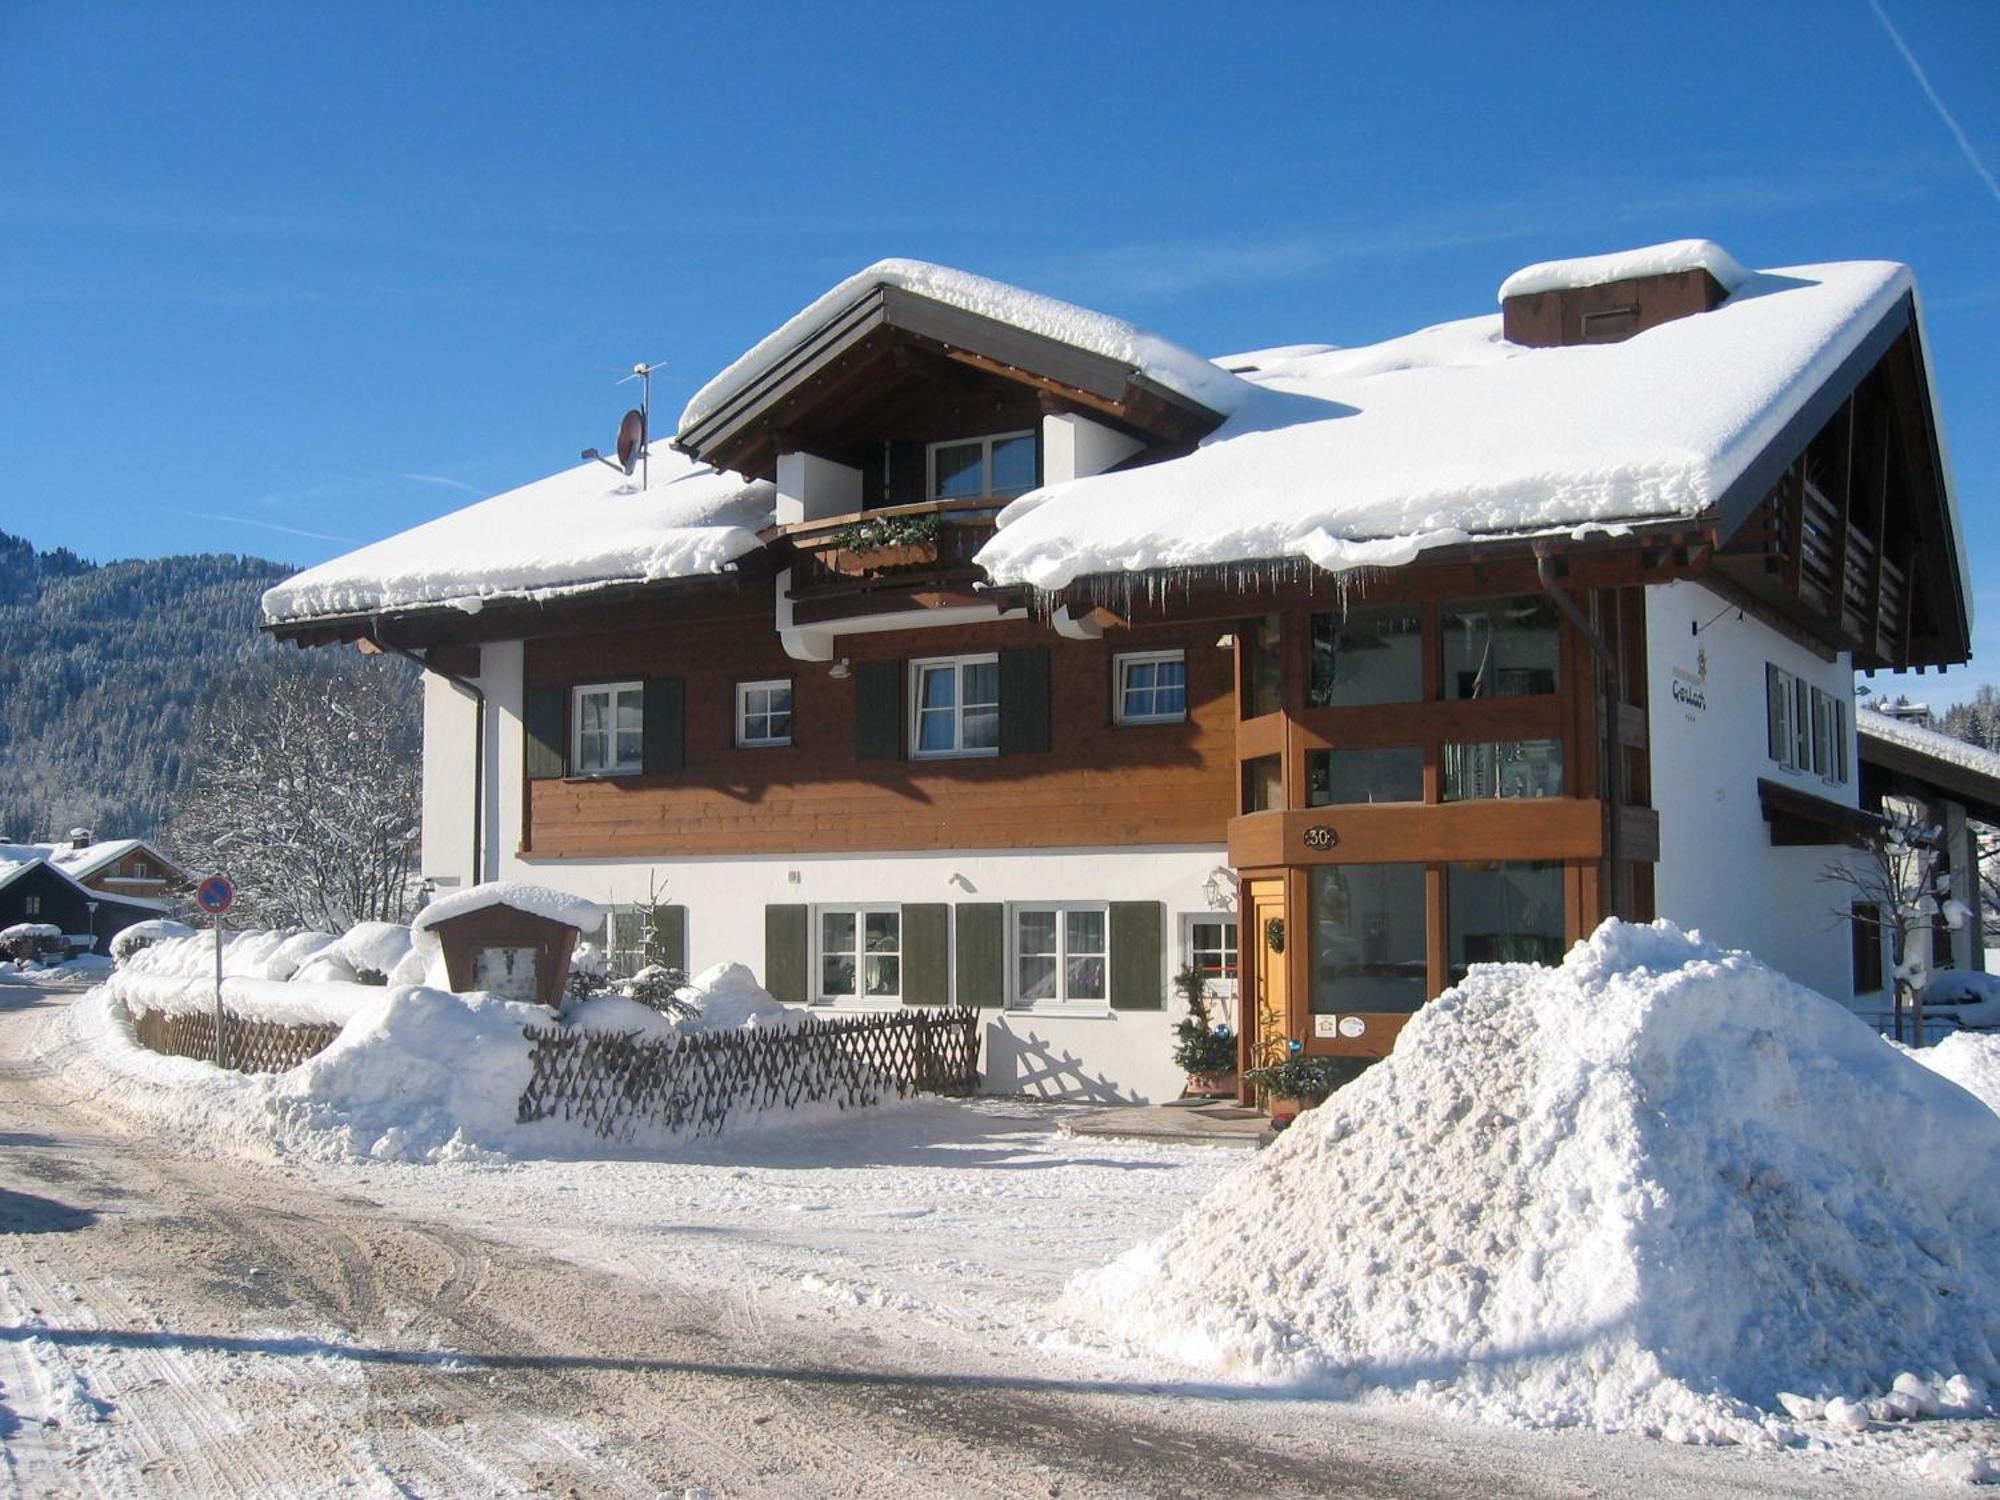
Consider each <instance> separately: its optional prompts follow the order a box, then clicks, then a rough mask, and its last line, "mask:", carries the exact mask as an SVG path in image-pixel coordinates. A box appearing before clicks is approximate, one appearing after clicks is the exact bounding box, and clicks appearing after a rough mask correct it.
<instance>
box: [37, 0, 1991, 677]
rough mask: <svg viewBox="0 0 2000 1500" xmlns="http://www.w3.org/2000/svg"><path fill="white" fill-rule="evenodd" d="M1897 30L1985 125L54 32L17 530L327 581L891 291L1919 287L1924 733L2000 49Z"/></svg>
mask: <svg viewBox="0 0 2000 1500" xmlns="http://www.w3.org/2000/svg"><path fill="white" fill-rule="evenodd" d="M1881 3H1882V6H1883V8H1884V9H1885V11H1886V13H1887V15H1888V17H1889V18H1890V20H1892V21H1893V22H1894V24H1895V26H1896V28H1897V29H1898V30H1899V31H1900V33H1901V35H1902V37H1903V39H1904V41H1905V42H1906V43H1907V45H1908V47H1909V49H1910V51H1911V53H1912V54H1913V55H1914V57H1915V59H1916V61H1917V63H1918V64H1919V65H1920V66H1921V68H1922V69H1923V70H1924V72H1925V74H1926V75H1927V76H1928V81H1929V84H1930V86H1931V88H1932V90H1934V92H1935V96H1936V97H1935V99H1934V98H1933V97H1932V96H1931V94H1929V93H1927V92H1926V90H1925V88H1924V87H1923V86H1922V85H1921V84H1920V82H1919V80H1918V77H1917V76H1916V73H1915V72H1914V71H1913V69H1912V67H1911V66H1910V63H1909V62H1908V61H1907V60H1906V59H1905V57H1904V56H1903V55H1902V54H1901V53H1900V52H1899V50H1898V49H1897V47H1896V45H1895V44H1894V42H1892V40H1891V38H1890V36H1889V34H1888V32H1887V31H1886V30H1885V28H1884V26H1883V24H1882V21H1881V20H1880V19H1879V18H1878V16H1877V13H1876V11H1875V10H1874V9H1873V8H1872V7H1871V5H1870V3H1869V0H1812V3H1802V4H1787V3H1766V4H1757V5H1747V4H1742V3H1733V4H1726V5H1699V4H1675V5H1654V6H1605V5H1602V4H1570V5H1557V4H1548V5H1536V4H1525V3H1517V4H1509V5H1505V6H1501V5H1489V4H1473V3H1466V4H1462V5H1406V6H1384V5H1380V4H1366V5H1359V4H1357V5H1344V4H1318V5H1302V6H1259V5H1250V4H1238V5H1231V6H1216V5H1213V4H1196V5H1174V4H1161V3H1149V4H1147V5H1145V6H1125V7H1118V8H1113V7H1108V6H1087V5H1077V4H1074V3H1071V4H1061V5H1050V6H998V5H990V4H989V5H977V6H974V5H954V4H949V3H936V4H926V5H910V6H904V5H897V4H873V5H868V6H865V7H863V6H852V7H848V6H835V5H809V6H808V5H801V6H795V7H793V6H775V5H757V4H749V3H744V4H738V5H733V6H727V7H724V6H706V7H701V8H698V9H697V8H692V7H673V6H664V5H660V6H654V5H601V6H592V5H585V4H566V5H559V6H558V5H535V6H530V5H509V4H497V3H496V4H486V5H480V6H472V5H457V6H443V5H440V6H401V5H397V6H387V5H384V6H366V5H342V6H313V7H308V6H272V5H246V6H241V7H231V6H220V5H195V4H186V5H179V6H175V7H161V6H140V5H133V6H128V7H117V6H97V5H78V4H40V3H34V0H29V3H26V4H23V3H20V0H15V3H13V4H11V5H8V6H6V7H4V8H0V141H4V142H5V143H6V144H5V146H4V148H0V529H5V530H8V531H13V532H17V533H21V534H24V535H26V536H27V537H29V538H30V539H31V540H32V541H34V542H36V543H37V544H39V545H44V546H55V545H65V546H69V547H73V548H75V549H77V550H78V551H80V552H83V553H84V554H86V555H87V556H91V557H94V558H99V559H108V558H111V557H115V556H151V555H157V554H162V553H168V552H177V551H193V550H211V551H232V552H234V551H241V552H254V553H259V554H262V555H264V556H269V557H275V558H279V559H282V560H285V561H290V562H296V563H300V564H304V563H309V562H313V561H317V560H319V559H320V558H323V557H326V556H330V555H332V554H333V553H336V552H339V551H342V550H345V548H346V547H347V545H348V544H349V543H351V542H362V541H368V540H372V539H374V538H376V537H379V536H382V535H385V534H387V533H389V532H392V531H396V530H399V529H401V528H403V527H405V526H407V525H410V524H413V523H415V522H417V521H420V520H423V519H426V518H428V517H430V516H433V515H436V514H439V513H441V512H442V511H445V510H448V509H452V508H454V507H456V506H458V505H461V504H464V503H466V502H467V501H468V500H470V499H472V498H475V497H476V496H479V495H484V494H489V493H493V492H495V491H498V490H502V489H506V488H510V487H512V486H514V485H516V484H519V483H522V482H525V481H527V480H530V479H533V478H536V477H538V476H540V475H542V474H546V473H549V472H551V471H553V470H556V469H558V468H562V467H564V466H566V465H567V464H569V463H571V462H573V461H574V459H575V455H576V452H577V450H578V449H579V448H580V447H583V446H585V445H587V444H597V445H600V446H608V444H609V441H610V439H611V437H612V434H613V431H614V426H615V422H616V418H617V416H618V413H619V412H620V411H621V410H622V409H623V408H624V406H625V404H626V403H627V400H628V396H629V388H627V389H621V388H619V387H617V386H616V385H615V384H614V381H615V380H616V379H617V376H618V375H619V374H620V373H621V372H622V371H624V370H626V369H629V368H630V366H631V364H632V363H633V362H634V361H635V360H638V359H656V360H660V361H663V362H664V363H665V365H666V366H667V368H668V374H667V375H666V376H665V377H663V378H662V381H661V383H660V384H659V386H658V388H657V391H656V401H657V403H658V405H659V406H660V407H661V408H663V409H664V410H666V411H667V412H668V413H669V414H671V413H672V412H675V411H678V409H679V407H680V404H681V403H682V402H683V401H684V400H685V398H686V397H687V396H688V395H689V394H690V393H691V392H692V391H693V390H694V388H695V387H696V386H697V385H699V384H700V383H701V381H702V380H703V379H705V378H706V376H707V375H708V374H710V373H711V372H712V371H714V370H715V369H716V368H718V367H720V366H721V365H722V364H724V363H726V362H727V361H728V360H729V359H731V358H733V357H734V356H735V355H736V354H737V353H739V352H740V351H741V350H742V349H743V348H744V347H746V346H747V345H748V344H749V343H751V342H753V341H754V340H755V339H756V338H757V337H759V336H760V335H762V334H763V333H764V332H766V331H768V329H769V328H770V327H771V326H773V325H774V324H775V323H776V322H778V321H779V320H781V319H782V318H784V317H785V316H787V315H789V314H790V313H791V312H793V311H794V310H796V309H797V308H798V307H799V306H800V305H801V304H803V303H804V302H806V301H808V300H810V298H811V297H813V296H814V295H816V294H817V293H818V292H820V291H822V290H824V288H825V287H826V286H827V285H829V284H830V283H831V282H833V281H834V280H837V279H838V278H839V277H841V276H843V275H846V274H847V273H849V272H851V271H853V270H855V269H858V268H859V267H860V266H862V265H863V264H865V263H867V262H868V261H871V260H874V259H877V258H879V257H882V256H885V255H909V256H918V257H922V258H927V259H933V260H940V261H944V262H947V263H950V264H954V265H960V266H964V267H967V268H969V269H972V270H977V271H981V272H984V273H986V274H989V275H993V276H998V277H1000V278H1002V279H1006V280H1011V281H1017V282H1021V283H1024V284H1027V285H1029V286H1032V287H1035V288H1036V289H1038V290H1042V291H1047V292H1050V293H1053V294H1056V295H1059V296H1064V297H1068V298H1071V299H1073V300H1076V301H1080V302H1084V303H1087V304H1089V305H1091V306H1095V307H1099V308H1102V309H1104V310H1106V311H1110V312H1115V313H1119V314H1122V315H1125V316H1127V317H1130V318H1133V319H1135V320H1137V321H1139V322H1141V323H1144V324H1146V325H1148V326H1150V327H1153V328H1156V329H1158V330H1160V331H1161V332H1163V333H1165V334H1168V335H1169V336H1171V337H1173V338H1176V339H1178V340H1180V341H1181V342H1183V343H1186V344H1188V345H1190V346H1192V347H1194V348H1197V349H1201V350H1204V351H1206V352H1209V353H1222V352H1226V351H1229V350H1234V349H1243V348H1250V347H1256V346H1259V345H1267V344H1274V343H1291V342H1303V341H1309V340H1310V341H1325V342H1331V343H1361V342H1367V341H1369V340H1372V339H1376V338H1380V337H1383V336H1385V335H1388V334H1392V333H1395V332H1399V331H1404V330H1407V329H1409V328H1412V327H1417V326H1421V325H1423V324H1426V323H1431V322H1437V321H1441V320H1444V319H1447V318H1453V317H1462V316H1466V315H1469V314H1472V313H1477V312H1481V311H1484V310H1487V309H1489V308H1490V307H1491V306H1492V303H1493V292H1494V288H1495V287H1496V286H1497V285H1498V283H1499V281H1500V280H1501V278H1502V277H1503V276H1504V275H1505V274H1506V273H1507V272H1508V271H1510V270H1512V269H1514V268H1515V267H1516V266H1519V265H1522V264H1525V263H1527V262H1529V261H1533V260H1538V259H1543V258H1546V257H1549V256H1554V255H1568V254H1584V253H1592V252H1596V251H1600V250H1607V249H1613V248H1619V247H1622V246H1627V245H1636V244H1644V243H1648V242H1651V241H1655V240H1661V239H1672V238H1680V237H1683V236H1689V235H1705V236H1708V237H1711V238H1714V239H1717V240H1719V241H1721V242H1722V243H1723V244H1724V245H1725V246H1727V247H1728V248H1729V249H1730V250H1731V251H1732V252H1734V253H1735V254H1736V255H1737V257H1738V258H1739V259H1742V260H1744V261H1745V262H1747V263H1749V264H1752V265H1761V266H1771V265H1784V264H1792V263H1798V262H1804V261H1812V260H1826V259H1838V258H1843V257H1883V258H1891V259H1898V260H1904V261H1908V262H1910V263H1911V264H1912V265H1914V266H1915V267H1916V270H1917V275H1918V278H1919V282H1920V284H1921V286H1922V288H1923V292H1924V296H1925V298H1926V304H1927V309H1928V315H1929V320H1930V330H1931V338H1932V345H1933V347H1932V357H1933V361H1934V365H1935V370H1936V374H1937V378H1938V381H1939V385H1940V388H1941V393H1942V405H1943V413H1944V418H1945V423H1946V428H1947V431H1948V434H1949V438H1950V442H1951V447H1952V453H1953V457H1954V461H1955V466H1956V469H1957V475H1958V481H1959V487H1960V495H1961V499H1962V503H1963V505H1964V508H1965V511H1966V523H1967V529H1968V532H1969V535H1970V538H1971V551H1972V555H1973V559H1974V565H1975V573H1976V576H1977V578H1979V579H1984V578H1989V577H1990V578H1993V579H1995V580H1996V586H1995V587H1993V588H1991V589H1989V588H1987V587H1985V586H1984V585H1983V584H1982V585H1981V586H1980V587H1979V590H1978V592H1979V595H1980V597H1979V603H1978V609H1979V615H1980V626H1979V642H1978V645H1979V659H1978V661H1977V662H1976V664H1975V665H1974V667H1972V668H1970V669H1967V670H1966V671H1964V672H1961V673H1954V674H1952V677H1951V679H1950V681H1949V683H1948V684H1947V685H1945V686H1944V687H1943V688H1942V689H1941V688H1940V685H1938V684H1937V683H1935V681H1932V682H1930V683H1927V684H1925V687H1926V689H1927V690H1928V691H1929V693H1930V694H1931V696H1933V697H1943V698H1947V699H1948V698H1950V697H1956V696H1959V695H1961V694H1969V693H1970V691H1971V689H1972V687H1973V686H1974V685H1976V684H1977V683H1979V682H1984V681H1995V682H2000V516H1995V515H1993V513H1992V512H1993V508H1992V503H1991V502H1992V497H1993V496H1994V493H1995V490H1996V486H2000V423H1996V421H1995V419H1994V417H1993V415H1992V414H1993V413H1994V411H1995V410H1996V409H2000V360H1996V359H1995V357H1994V351H1995V349H1996V348H2000V188H1996V187H1995V185H1994V183H1993V180H1992V177H1991V174H1990V170H1984V169H1990V168H1992V167H1993V166H1994V165H1995V164H2000V89H1996V88H1995V87H1994V86H1993V79H1994V78H1995V77H1996V76H2000V4H1993V3H1990V0H1961V3H1952V0H1934V3H1919V0H1881ZM1940 102H1941V103H1942V105H1943V107H1944V108H1943V110H1942V111H1941V109H1940V108H1939V103H1940ZM1945 111H1948V112H1949V115H1950V116H1952V117H1953V118H1955V121H1956V125H1957V127H1958V132H1959V133H1955V132H1954V130H1953V128H1952V122H1951V121H1950V120H1948V119H1947V118H1946V113H1945ZM1961 134H1962V139H1961Z"/></svg>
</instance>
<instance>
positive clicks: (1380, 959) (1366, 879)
mask: <svg viewBox="0 0 2000 1500" xmlns="http://www.w3.org/2000/svg"><path fill="white" fill-rule="evenodd" d="M1425 920H1426V919H1425V910H1424V867H1423V866H1422V865H1320V866H1319V867H1318V868H1316V869H1315V870H1314V871H1313V872H1312V943H1313V951H1312V965H1313V969H1312V1008H1313V1014H1314V1015H1333V1014H1336V1013H1344V1012H1347V1011H1363V1012H1372V1011H1389V1012H1407V1011H1413V1010H1415V1009H1416V1008H1417V1007H1418V1006H1420V1005H1422V1004H1423V1003H1424V1001H1425V999H1426V998H1428V993H1429V986H1428V983H1427V976H1426V972H1425V965H1424V935H1425Z"/></svg>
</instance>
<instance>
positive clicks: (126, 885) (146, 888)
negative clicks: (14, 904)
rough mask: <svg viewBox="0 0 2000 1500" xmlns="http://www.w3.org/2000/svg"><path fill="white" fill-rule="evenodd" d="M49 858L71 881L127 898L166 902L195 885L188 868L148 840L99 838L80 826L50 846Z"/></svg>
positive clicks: (129, 899) (119, 897) (122, 898)
mask: <svg viewBox="0 0 2000 1500" xmlns="http://www.w3.org/2000/svg"><path fill="white" fill-rule="evenodd" d="M47 857H48V858H49V860H50V861H51V862H52V863H53V864H55V865H56V866H57V867H58V868H59V869H60V870H61V871H62V872H63V873H64V874H65V875H68V876H69V877H70V878H71V879H72V880H75V881H77V882H79V883H80V884H83V885H86V886H88V887H90V889H92V890H94V891H102V892H104V893H105V894H106V895H108V896H114V897H117V898H118V899H120V900H125V901H131V900H139V901H164V900H166V899H167V898H169V897H171V896H174V895H176V894H178V893H179V892H181V891H185V890H189V889H191V888H192V887H193V885H194V879H193V877H192V876H190V875H189V874H188V872H187V871H186V870H184V869H182V868H181V867H180V866H179V865H178V864H176V863H175V862H174V861H173V860H171V859H169V858H167V856H166V855H165V854H163V853H161V852H160V850H159V849H158V848H157V847H155V846H154V845H153V844H151V843H149V842H147V841H146V840H145V839H105V840H97V839H93V838H92V837H91V834H90V830H88V829H83V828H80V829H76V830H73V831H72V832H71V833H70V835H69V837H68V838H67V839H65V840H64V841H63V842H62V843H61V844H55V845H51V846H50V849H49V854H48V856H47Z"/></svg>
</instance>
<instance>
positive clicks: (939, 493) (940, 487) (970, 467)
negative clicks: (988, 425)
mask: <svg viewBox="0 0 2000 1500" xmlns="http://www.w3.org/2000/svg"><path fill="white" fill-rule="evenodd" d="M1037 441H1038V439H1037V436H1036V434H1035V433H1033V432H996V433H992V434H990V435H988V436H986V437H976V438H958V439H954V440H953V441H951V442H948V443H932V444H931V445H930V480H931V495H932V497H933V498H935V499H938V500H979V499H984V498H986V497H988V496H991V497H993V498H995V499H1005V498H1009V497H1011V496H1014V495H1024V494H1026V493H1027V492H1028V491H1029V490H1031V489H1033V488H1034V487H1035V457H1036V452H1035V450H1036V444H1037Z"/></svg>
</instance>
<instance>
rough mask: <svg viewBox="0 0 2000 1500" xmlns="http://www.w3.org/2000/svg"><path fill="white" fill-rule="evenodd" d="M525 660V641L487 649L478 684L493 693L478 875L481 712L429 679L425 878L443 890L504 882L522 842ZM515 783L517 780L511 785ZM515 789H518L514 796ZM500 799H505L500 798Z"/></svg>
mask: <svg viewBox="0 0 2000 1500" xmlns="http://www.w3.org/2000/svg"><path fill="white" fill-rule="evenodd" d="M521 660H522V651H521V643H520V642H519V641H490V642H488V643H487V644H486V645H484V646H482V647H480V650H479V671H478V673H477V674H476V675H474V676H472V677H471V679H470V680H471V681H474V682H477V683H478V684H479V685H480V687H481V688H482V689H484V691H485V693H486V704H485V709H484V713H485V716H486V735H485V744H484V758H485V762H486V764H485V768H484V769H485V774H484V777H483V778H482V786H483V795H482V798H481V801H482V804H483V806H482V810H481V811H482V815H483V827H482V829H481V839H480V843H481V850H480V855H481V863H482V865H483V866H484V868H483V869H482V870H480V871H477V872H475V871H474V870H473V869H472V822H473V786H472V782H473V775H472V762H473V754H474V746H475V745H476V744H477V743H478V731H477V722H478V712H477V711H476V710H475V709H474V707H473V705H474V702H475V701H476V700H475V699H474V698H473V697H472V695H471V694H470V693H467V692H464V691H463V690H462V689H460V688H457V687H455V686H453V685H452V684H451V683H449V682H447V681H446V680H445V679H444V678H442V677H439V676H438V675H437V674H436V673H431V672H427V673H425V674H424V770H423V783H424V820H423V836H422V842H421V845H420V847H421V850H422V856H423V876H424V878H425V879H426V880H429V881H431V882H432V883H433V884H434V885H437V886H439V887H441V888H447V889H449V888H451V887H454V886H462V885H470V884H474V883H476V882H477V881H479V880H495V879H498V878H499V870H500V867H501V866H500V861H501V855H502V852H503V851H504V852H505V853H508V854H511V853H512V852H513V851H514V850H515V849H517V848H518V847H519V846H520V842H521V791H520V788H521V756H522V739H521ZM509 777H511V778H512V779H511V780H507V779H505V778H509ZM508 789H511V794H510V792H509V790H508ZM496 792H498V793H499V795H496Z"/></svg>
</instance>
